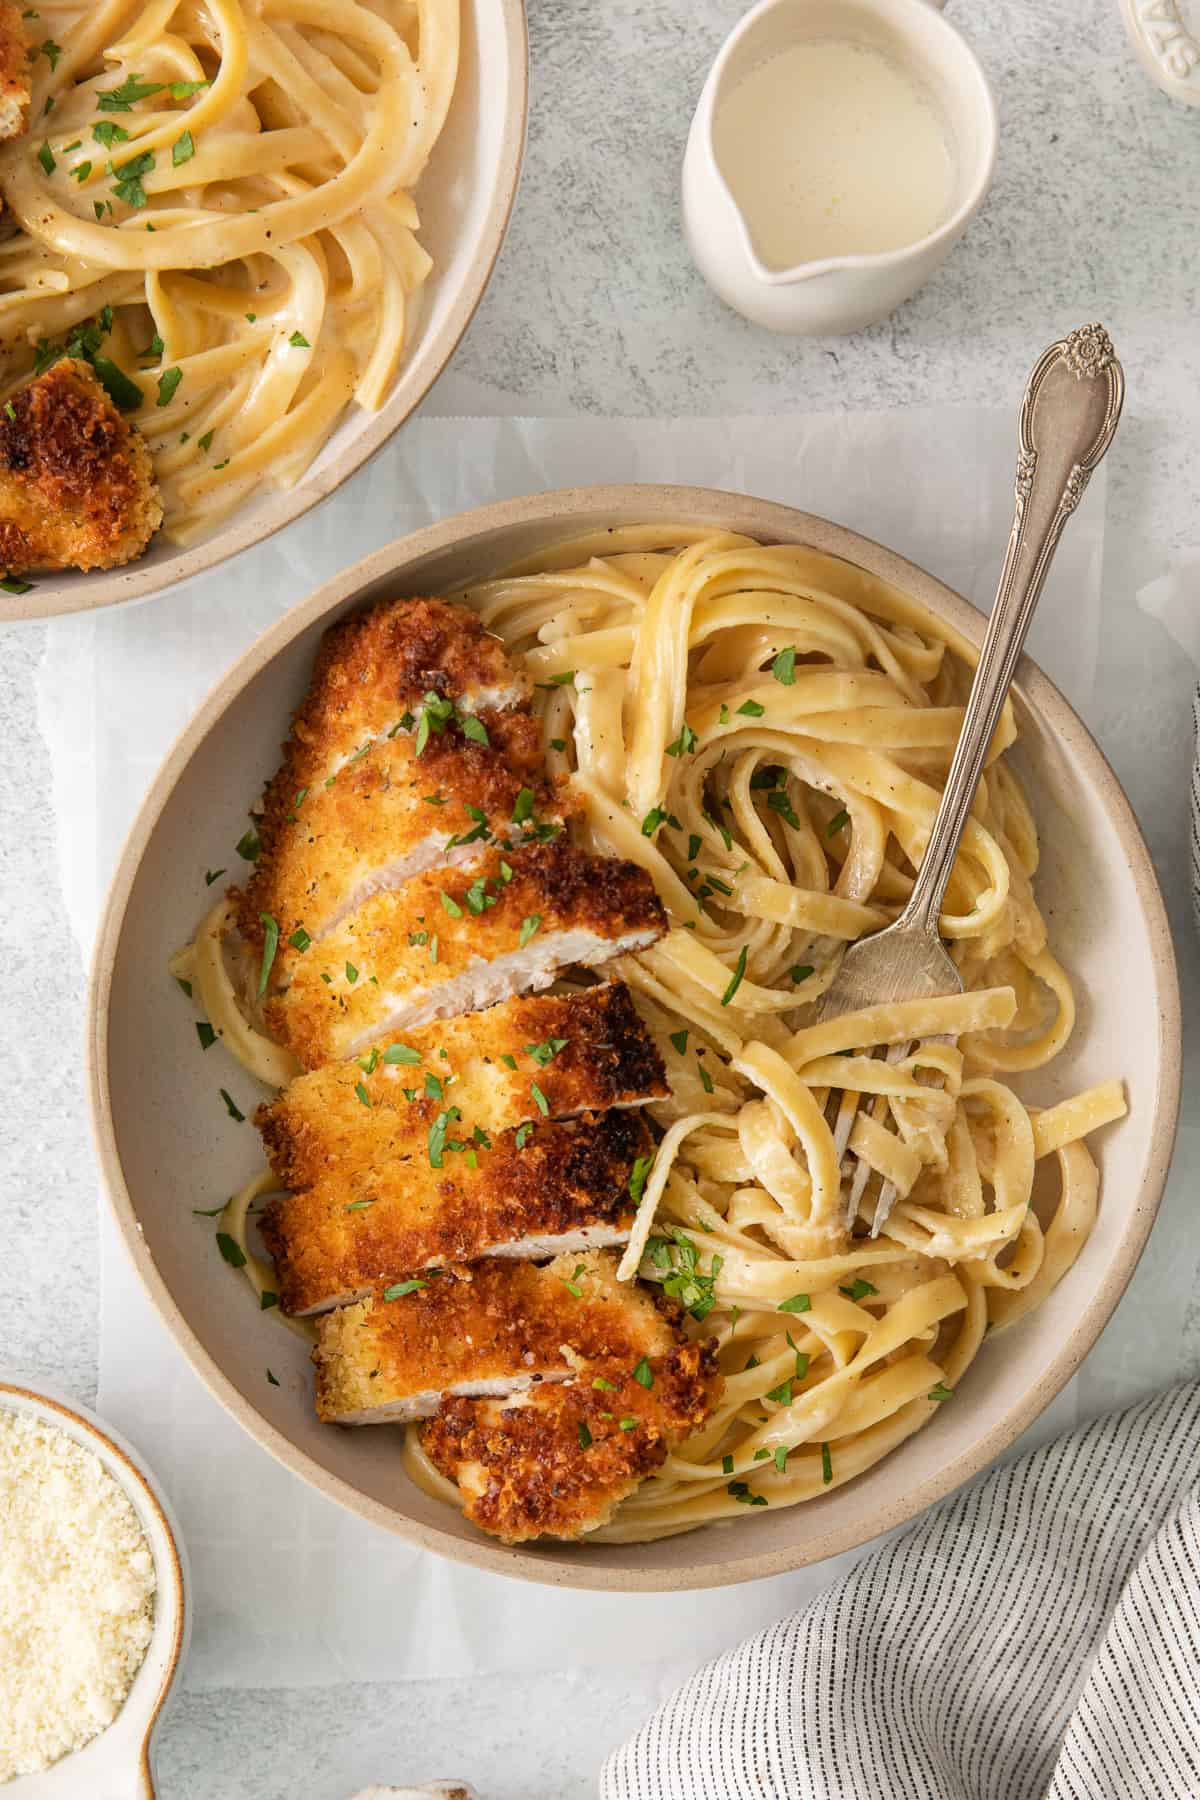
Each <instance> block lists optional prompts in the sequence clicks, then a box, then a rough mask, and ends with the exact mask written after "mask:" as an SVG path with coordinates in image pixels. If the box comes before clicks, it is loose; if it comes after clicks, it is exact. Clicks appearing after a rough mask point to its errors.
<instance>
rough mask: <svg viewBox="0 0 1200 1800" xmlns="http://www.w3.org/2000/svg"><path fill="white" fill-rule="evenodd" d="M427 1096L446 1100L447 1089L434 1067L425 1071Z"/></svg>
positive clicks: (428, 1098)
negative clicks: (435, 1072) (434, 1071)
mask: <svg viewBox="0 0 1200 1800" xmlns="http://www.w3.org/2000/svg"><path fill="white" fill-rule="evenodd" d="M425 1098H426V1099H427V1100H444V1099H445V1098H446V1090H445V1088H444V1087H443V1085H442V1083H441V1080H440V1079H439V1077H438V1076H436V1075H435V1074H434V1073H433V1071H432V1069H426V1071H425Z"/></svg>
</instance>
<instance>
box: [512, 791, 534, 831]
mask: <svg viewBox="0 0 1200 1800" xmlns="http://www.w3.org/2000/svg"><path fill="white" fill-rule="evenodd" d="M512 816H513V824H514V825H523V824H524V823H525V821H526V819H531V818H532V817H533V789H532V788H527V787H523V788H522V789H521V790H520V792H519V793H518V795H517V797H516V799H515V800H514V801H513V809H512Z"/></svg>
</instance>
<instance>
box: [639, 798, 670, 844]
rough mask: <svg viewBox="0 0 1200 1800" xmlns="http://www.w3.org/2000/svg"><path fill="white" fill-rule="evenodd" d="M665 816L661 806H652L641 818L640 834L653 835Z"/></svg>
mask: <svg viewBox="0 0 1200 1800" xmlns="http://www.w3.org/2000/svg"><path fill="white" fill-rule="evenodd" d="M666 816H667V815H666V813H665V812H664V811H663V809H662V807H661V806H652V807H651V808H650V811H649V812H648V813H647V814H646V816H645V818H644V819H643V820H642V836H643V837H653V836H654V834H655V832H656V831H657V830H658V828H659V826H660V825H661V824H662V822H663V820H664V819H665V818H666Z"/></svg>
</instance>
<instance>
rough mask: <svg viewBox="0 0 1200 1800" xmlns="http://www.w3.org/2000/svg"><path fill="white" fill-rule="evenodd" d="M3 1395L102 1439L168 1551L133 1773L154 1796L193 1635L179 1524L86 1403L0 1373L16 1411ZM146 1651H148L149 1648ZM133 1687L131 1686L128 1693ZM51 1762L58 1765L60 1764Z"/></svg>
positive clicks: (145, 1470)
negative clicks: (161, 1633) (162, 1622)
mask: <svg viewBox="0 0 1200 1800" xmlns="http://www.w3.org/2000/svg"><path fill="white" fill-rule="evenodd" d="M6 1395H14V1396H15V1397H16V1398H17V1399H18V1400H31V1401H33V1402H34V1405H35V1407H36V1408H37V1409H39V1410H40V1411H41V1412H42V1413H49V1414H55V1413H57V1414H58V1415H60V1417H61V1418H63V1419H68V1420H70V1422H71V1424H72V1425H73V1426H75V1427H77V1428H78V1431H79V1432H80V1434H81V1436H82V1437H83V1438H85V1439H90V1440H91V1441H92V1443H93V1444H96V1443H99V1444H102V1445H103V1446H104V1449H105V1451H106V1453H107V1454H108V1455H109V1456H110V1457H111V1458H112V1460H113V1461H114V1462H116V1463H118V1464H119V1465H120V1474H119V1475H118V1476H117V1479H118V1480H119V1481H120V1483H121V1486H122V1487H123V1488H124V1489H125V1491H126V1493H127V1494H128V1493H129V1492H130V1490H133V1492H134V1494H135V1495H136V1500H135V1502H134V1504H135V1505H136V1506H138V1507H144V1508H145V1510H146V1511H147V1512H149V1513H150V1514H151V1515H152V1516H153V1517H154V1519H155V1520H156V1521H157V1523H158V1524H159V1525H160V1526H161V1527H162V1533H163V1540H164V1543H165V1544H166V1547H167V1550H168V1552H169V1561H168V1564H167V1567H166V1569H165V1570H164V1569H163V1568H162V1567H161V1566H160V1563H159V1558H158V1557H157V1556H155V1557H154V1564H155V1580H156V1582H157V1583H159V1584H160V1585H161V1584H162V1582H163V1577H164V1574H165V1575H166V1576H168V1577H169V1579H170V1582H171V1585H172V1586H173V1588H174V1590H175V1596H176V1606H175V1625H174V1629H173V1631H172V1633H171V1642H170V1644H169V1646H168V1648H167V1658H166V1662H165V1664H164V1667H163V1672H162V1676H161V1678H160V1680H159V1684H158V1691H157V1693H156V1694H155V1695H154V1698H153V1700H152V1702H151V1704H150V1709H149V1711H148V1712H147V1714H146V1718H145V1723H144V1725H143V1726H142V1728H141V1738H140V1742H139V1744H138V1750H137V1773H138V1780H139V1782H140V1784H141V1792H142V1793H143V1794H145V1795H146V1796H148V1797H150V1800H152V1797H153V1795H154V1794H155V1792H156V1788H155V1784H154V1765H153V1742H154V1734H155V1732H156V1731H157V1729H158V1726H159V1723H160V1721H161V1719H162V1715H163V1709H164V1708H165V1706H166V1704H167V1701H168V1699H169V1698H170V1696H171V1690H172V1688H173V1687H174V1686H175V1684H176V1682H177V1681H178V1679H179V1677H180V1675H181V1673H182V1671H183V1663H184V1659H185V1657H186V1654H187V1646H188V1640H189V1639H190V1637H191V1619H192V1599H191V1584H190V1579H189V1576H188V1571H187V1556H186V1553H185V1551H184V1548H183V1538H182V1535H181V1533H180V1530H179V1523H178V1521H177V1519H176V1518H175V1515H174V1513H173V1511H172V1510H171V1507H170V1504H169V1502H168V1500H167V1498H166V1495H165V1494H164V1493H163V1492H162V1490H161V1488H160V1487H159V1484H158V1478H157V1476H156V1475H155V1474H154V1472H153V1470H152V1469H151V1468H150V1466H149V1464H148V1463H147V1462H146V1461H145V1459H144V1458H143V1457H142V1456H141V1454H140V1453H139V1452H138V1451H137V1450H135V1449H134V1447H133V1445H132V1444H130V1443H128V1442H127V1441H126V1439H125V1438H123V1437H122V1436H121V1434H120V1433H119V1432H117V1431H115V1430H114V1428H113V1427H112V1426H111V1425H109V1424H107V1423H106V1422H105V1421H104V1420H103V1419H101V1418H100V1416H99V1414H97V1413H94V1412H92V1411H91V1409H90V1408H89V1407H86V1406H81V1405H80V1404H79V1403H78V1401H74V1400H66V1399H63V1398H62V1397H61V1396H60V1394H59V1392H58V1391H57V1390H56V1389H52V1388H45V1387H37V1386H34V1385H33V1384H32V1383H31V1382H30V1381H27V1380H25V1379H22V1378H18V1379H15V1380H9V1379H8V1378H7V1377H4V1376H0V1412H5V1411H13V1410H16V1409H14V1408H12V1407H10V1406H8V1405H7V1404H6V1401H5V1396H6ZM52 1422H55V1421H52ZM60 1429H61V1427H60ZM68 1435H70V1436H74V1435H75V1434H74V1433H73V1432H69V1433H68ZM76 1441H79V1440H78V1439H77V1440H76ZM148 1654H149V1650H147V1655H148ZM132 1691H133V1689H132V1687H131V1688H130V1693H132ZM128 1698H129V1695H126V1698H125V1700H124V1701H122V1703H121V1706H120V1708H118V1711H117V1713H116V1716H115V1717H114V1718H113V1720H112V1721H111V1723H110V1724H109V1725H107V1726H106V1727H105V1729H104V1731H102V1732H100V1733H98V1736H97V1738H96V1739H89V1743H91V1742H97V1741H99V1738H103V1737H104V1736H105V1734H106V1732H108V1731H111V1730H112V1729H113V1726H115V1725H116V1724H117V1723H118V1721H119V1720H120V1717H121V1713H122V1712H123V1711H124V1708H125V1705H126V1704H127V1702H128ZM87 1747H88V1746H87V1745H86V1744H85V1745H83V1746H82V1748H83V1749H86V1748H87ZM61 1760H62V1761H69V1760H70V1757H69V1755H68V1756H67V1757H65V1758H62V1759H61ZM52 1766H53V1767H57V1766H58V1765H57V1764H54V1765H52ZM47 1772H48V1771H47Z"/></svg>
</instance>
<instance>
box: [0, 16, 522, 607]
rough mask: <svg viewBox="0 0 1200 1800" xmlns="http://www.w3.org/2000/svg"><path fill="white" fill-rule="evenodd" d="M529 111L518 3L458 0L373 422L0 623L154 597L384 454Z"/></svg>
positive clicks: (499, 204)
mask: <svg viewBox="0 0 1200 1800" xmlns="http://www.w3.org/2000/svg"><path fill="white" fill-rule="evenodd" d="M527 99H528V42H527V38H526V31H525V5H524V0H462V50H461V54H460V58H459V70H458V80H457V83H456V85H455V90H454V99H453V102H452V104H451V107H450V112H449V114H448V116H447V119H446V124H445V126H444V128H443V130H442V134H441V136H440V137H439V139H438V141H437V144H436V145H435V147H434V151H433V155H432V156H431V157H430V160H429V166H428V168H427V169H426V170H425V173H424V175H423V176H422V177H421V181H420V185H419V186H418V188H417V190H416V198H417V203H418V205H419V207H420V212H421V230H420V238H421V242H422V244H423V245H424V246H425V248H426V249H427V250H428V252H429V254H430V255H431V256H432V258H433V262H434V268H433V273H432V275H431V276H430V278H429V281H428V282H427V284H426V286H425V288H424V290H423V291H422V293H421V296H420V304H419V306H418V307H417V308H416V309H415V316H414V320H413V324H412V331H411V337H410V342H409V345H408V349H407V351H406V353H405V356H404V360H403V362H402V363H401V365H400V370H399V373H398V374H397V376H396V379H395V381H394V383H393V385H392V389H391V392H390V393H389V394H388V397H387V399H386V400H385V401H384V404H383V405H382V406H381V407H380V408H379V411H378V412H374V413H370V412H364V411H362V410H361V408H358V407H354V408H352V409H351V410H350V411H349V412H348V413H347V415H346V417H345V418H344V419H343V420H342V421H341V423H340V424H339V425H338V427H337V428H336V430H335V431H334V432H333V433H332V435H331V436H330V439H329V442H328V443H327V444H326V445H325V447H324V449H323V450H322V452H321V454H320V456H319V457H318V458H317V460H316V461H315V462H314V463H313V465H312V467H311V468H310V469H309V470H308V472H307V473H306V474H305V475H304V476H303V477H302V478H301V479H300V480H299V481H298V482H297V483H296V485H295V487H293V488H289V489H287V490H285V491H284V492H282V493H275V492H273V491H268V490H264V491H263V492H262V493H260V494H259V495H257V497H255V498H254V499H252V500H251V501H250V502H248V504H247V505H245V506H244V507H242V508H241V509H240V510H239V511H238V512H236V513H234V514H233V515H232V517H231V518H228V519H225V520H223V521H222V522H221V523H220V524H218V525H217V526H215V527H214V529H213V531H212V532H211V534H210V535H209V536H208V537H205V538H203V539H201V541H200V542H199V543H197V544H193V545H191V546H190V547H189V548H187V549H180V548H179V547H178V546H176V545H172V544H170V543H169V542H168V541H167V540H166V538H164V537H163V536H162V535H161V533H160V534H159V536H158V537H156V538H155V539H154V541H153V542H152V543H151V545H150V548H149V550H148V551H147V552H146V554H145V556H143V557H140V558H139V559H138V561H137V562H134V563H130V564H129V566H128V567H127V568H124V569H112V570H110V571H108V572H107V573H102V572H94V573H91V574H86V575H85V574H81V573H80V572H79V571H78V570H66V571H63V572H62V573H59V574H48V575H35V576H33V577H32V578H31V579H32V582H33V585H32V587H31V588H30V590H29V592H28V593H26V594H21V595H8V594H0V621H3V620H11V619H43V618H49V617H51V616H52V615H53V614H56V613H70V612H83V611H85V610H87V609H90V608H92V607H99V606H114V605H117V604H118V603H119V602H121V601H123V600H137V599H145V598H146V597H147V596H149V595H151V594H160V593H162V591H163V590H164V589H165V588H169V587H173V586H174V585H175V584H176V583H177V582H180V581H187V580H189V579H190V578H191V577H192V576H194V575H202V574H203V573H204V571H205V570H206V569H213V568H215V567H216V566H217V564H218V563H222V562H224V561H225V560H226V558H227V557H230V556H234V555H236V554H237V552H238V551H239V550H248V549H249V548H250V547H251V545H253V544H260V543H262V542H263V540H264V539H266V538H269V537H271V536H272V534H273V533H274V532H276V531H278V530H280V529H281V527H282V526H284V525H290V524H291V522H292V520H293V519H298V518H300V517H301V515H302V514H304V513H306V512H308V511H309V509H310V508H311V507H313V506H315V505H316V504H317V502H318V501H319V500H324V499H326V498H327V497H328V495H330V494H332V493H333V492H334V491H335V490H336V489H337V488H339V487H340V486H341V485H342V483H343V482H344V481H346V480H348V479H349V477H350V476H351V475H353V474H354V472H355V470H356V469H359V468H361V467H362V465H363V464H364V463H365V462H366V461H367V460H368V458H370V457H372V456H374V454H375V452H376V451H377V450H380V449H382V448H383V446H384V444H386V443H387V441H388V439H389V438H390V437H391V436H392V434H393V433H394V432H395V431H397V430H398V429H399V427H400V426H401V425H402V424H403V423H404V421H405V419H407V418H408V416H409V414H410V413H411V412H412V411H413V410H414V408H415V407H416V406H418V405H419V404H420V402H421V401H422V400H423V399H424V398H425V395H426V394H427V393H428V392H429V390H430V388H431V387H432V386H433V384H434V382H435V381H436V380H437V378H438V376H439V375H440V374H441V372H442V370H443V369H444V368H445V366H446V364H447V363H448V362H449V360H450V358H451V356H452V355H453V354H454V351H455V349H456V347H457V345H458V341H459V339H460V338H461V337H462V335H463V333H464V331H465V330H466V329H467V326H468V325H469V324H470V322H471V320H472V318H473V317H474V314H475V309H476V307H477V306H478V305H479V302H480V301H481V300H482V298H483V294H484V290H485V288H486V287H487V284H488V281H489V280H490V279H491V274H492V270H493V268H494V267H495V264H496V258H497V257H498V256H499V254H500V246H501V244H502V242H503V240H504V233H505V230H506V228H507V226H508V220H509V216H510V214H511V212H512V207H513V201H514V200H515V198H516V192H517V177H518V175H519V173H520V168H521V153H522V150H523V148H524V144H525V115H526V106H527Z"/></svg>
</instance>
